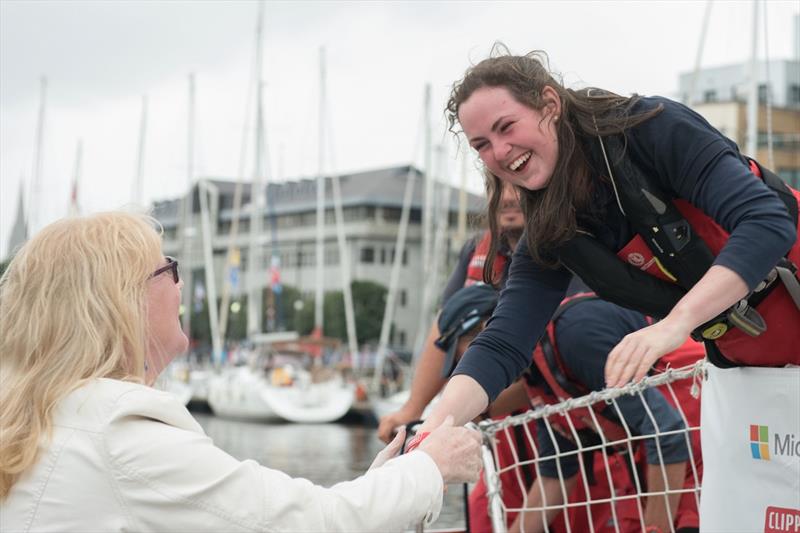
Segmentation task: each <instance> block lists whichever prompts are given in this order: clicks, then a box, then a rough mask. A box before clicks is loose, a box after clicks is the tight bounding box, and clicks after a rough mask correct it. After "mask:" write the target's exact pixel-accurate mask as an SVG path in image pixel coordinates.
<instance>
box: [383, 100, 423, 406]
mask: <svg viewBox="0 0 800 533" xmlns="http://www.w3.org/2000/svg"><path fill="white" fill-rule="evenodd" d="M424 123H425V114H424V112H423V113H422V114H421V115H420V117H419V119H418V122H417V127H416V138H415V139H414V146H413V149H412V153H411V162H410V164H409V165H408V172H407V173H406V178H405V179H406V183H405V191H404V193H403V206H402V210H401V212H400V222H399V226H400V227H399V229H398V231H397V237H396V239H395V245H394V251H395V253H394V257H393V258H392V259H393V260H392V270H391V273H390V275H389V290H388V293H387V295H386V305H385V306H384V310H383V320H382V321H381V333H380V337H379V340H378V349H377V351H376V352H375V371H374V374H373V381H372V386H371V388H372V390H373V391H377V390H379V385H380V379H381V376H382V375H383V364H384V361H385V359H386V357H385V356H386V351H387V346H388V344H389V334H390V330H391V326H392V322H393V321H394V313H395V308H396V301H397V286H398V284H399V279H400V265H401V263H402V260H403V254H404V252H405V250H406V235H407V230H408V220H409V217H410V213H411V204H412V201H413V194H414V185H415V183H414V182H415V181H416V180H417V177H416V176H415V175H414V162H415V159H416V157H417V156H418V155H419V151H420V149H421V147H422V146H423V135H422V132H423V131H424ZM426 334H427V331H423V330H422V329H418V330H417V336H416V339H415V343H414V345H415V346H416V345H417V344H418V343H419V344H420V345H421V341H420V340H419V339H420V337H421V336H422V335H426ZM412 358H414V356H413V354H412ZM412 364H413V363H412ZM410 378H411V374H410V373H408V379H410ZM406 385H408V383H406Z"/></svg>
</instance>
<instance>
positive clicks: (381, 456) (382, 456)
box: [368, 426, 406, 470]
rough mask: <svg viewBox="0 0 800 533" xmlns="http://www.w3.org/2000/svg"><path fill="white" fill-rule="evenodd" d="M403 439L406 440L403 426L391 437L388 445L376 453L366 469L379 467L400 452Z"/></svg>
mask: <svg viewBox="0 0 800 533" xmlns="http://www.w3.org/2000/svg"><path fill="white" fill-rule="evenodd" d="M404 440H406V428H405V426H403V427H401V428H400V429H399V430H398V431H397V434H396V435H395V436H394V439H392V442H390V443H389V445H388V446H386V447H385V448H384V449H382V450H381V451H379V452H378V455H376V456H375V460H373V461H372V464H371V465H369V468H368V470H372V469H373V468H380V467H381V466H383V465H384V463H386V461H388V460H389V459H392V458H394V457H397V454H398V453H400V448H402V447H403V441H404Z"/></svg>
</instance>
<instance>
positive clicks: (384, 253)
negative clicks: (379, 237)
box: [381, 248, 386, 265]
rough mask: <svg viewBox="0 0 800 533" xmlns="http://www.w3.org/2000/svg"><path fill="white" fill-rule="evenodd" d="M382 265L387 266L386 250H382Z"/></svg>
mask: <svg viewBox="0 0 800 533" xmlns="http://www.w3.org/2000/svg"><path fill="white" fill-rule="evenodd" d="M381 264H382V265H385V264H386V248H381Z"/></svg>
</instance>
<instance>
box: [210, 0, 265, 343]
mask: <svg viewBox="0 0 800 533" xmlns="http://www.w3.org/2000/svg"><path fill="white" fill-rule="evenodd" d="M259 10H261V3H259ZM260 13H261V11H259V20H260V17H261V15H260ZM259 24H260V22H256V55H258V54H257V50H258V47H259V43H260V42H261V36H260V34H259V31H258V28H259ZM255 62H256V61H255V59H254V65H253V69H252V70H251V76H253V77H252V78H251V79H250V82H249V83H248V84H247V96H246V98H245V112H244V121H243V122H242V142H241V148H240V152H239V168H238V173H237V178H236V186H235V187H234V190H233V214H232V215H231V228H230V231H229V232H228V252H227V257H226V261H225V275H224V277H223V280H224V282H223V285H222V298H221V300H220V304H219V330H220V338H221V339H222V342H223V343H224V342H225V334H226V333H227V330H228V311H229V305H230V296H231V292H232V291H233V289H234V285H237V286H238V285H239V278H240V275H241V252H240V250H239V246H238V244H237V243H236V241H237V240H238V237H239V219H240V214H241V211H242V191H243V189H244V175H245V172H246V171H245V167H246V161H247V137H248V132H249V131H250V118H251V114H252V108H251V103H252V95H253V87H254V85H255V82H256V81H257V78H256V71H257V70H258V66H257V65H256V64H255ZM254 78H255V79H254Z"/></svg>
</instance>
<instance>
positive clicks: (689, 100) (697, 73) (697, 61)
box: [686, 0, 713, 106]
mask: <svg viewBox="0 0 800 533" xmlns="http://www.w3.org/2000/svg"><path fill="white" fill-rule="evenodd" d="M712 3H713V0H707V1H706V9H705V12H704V14H703V26H702V30H701V31H700V42H699V43H698V45H697V55H696V56H695V59H694V71H693V72H692V81H691V83H690V84H689V94H688V95H687V97H686V104H687V105H689V106H691V105H692V103H693V101H694V92H695V90H697V79H698V78H699V77H700V64H701V62H702V59H703V49H704V48H705V43H706V35H707V34H708V22H709V20H711V4H712Z"/></svg>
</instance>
